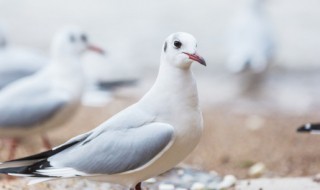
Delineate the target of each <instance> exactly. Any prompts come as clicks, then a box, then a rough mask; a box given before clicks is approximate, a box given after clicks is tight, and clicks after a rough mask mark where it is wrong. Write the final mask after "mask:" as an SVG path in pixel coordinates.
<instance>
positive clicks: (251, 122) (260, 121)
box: [245, 115, 265, 130]
mask: <svg viewBox="0 0 320 190" xmlns="http://www.w3.org/2000/svg"><path fill="white" fill-rule="evenodd" d="M264 123H265V119H264V118H263V117H260V116H258V115H251V116H250V117H248V118H247V119H246V121H245V126H246V127H247V128H248V129H251V130H258V129H260V128H262V127H263V125H264Z"/></svg>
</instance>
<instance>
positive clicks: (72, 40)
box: [69, 35, 76, 43]
mask: <svg viewBox="0 0 320 190" xmlns="http://www.w3.org/2000/svg"><path fill="white" fill-rule="evenodd" d="M69 40H70V42H72V43H74V42H75V41H76V38H75V37H74V36H73V35H70V37H69Z"/></svg>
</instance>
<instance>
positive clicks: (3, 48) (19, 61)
mask: <svg viewBox="0 0 320 190" xmlns="http://www.w3.org/2000/svg"><path fill="white" fill-rule="evenodd" d="M48 63H49V59H48V58H47V57H45V56H43V55H42V54H41V53H39V52H37V51H36V50H34V49H30V48H22V47H16V46H13V45H11V44H10V41H9V39H8V36H7V33H6V30H5V28H4V26H0V89H1V88H3V87H4V86H6V85H8V84H10V83H11V82H14V81H16V80H18V79H20V78H23V77H26V76H29V75H32V74H34V73H35V72H37V71H38V70H40V69H41V68H43V67H44V66H46V65H47V64H48Z"/></svg>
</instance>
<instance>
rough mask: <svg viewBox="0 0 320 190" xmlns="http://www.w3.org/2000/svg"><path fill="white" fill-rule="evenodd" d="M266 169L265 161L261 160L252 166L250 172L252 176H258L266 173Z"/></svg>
mask: <svg viewBox="0 0 320 190" xmlns="http://www.w3.org/2000/svg"><path fill="white" fill-rule="evenodd" d="M266 170H267V169H266V166H265V165H264V164H263V163H261V162H259V163H256V164H254V165H253V166H251V167H250V169H249V171H248V174H249V176H250V177H253V178H257V177H261V176H262V175H263V174H265V173H266Z"/></svg>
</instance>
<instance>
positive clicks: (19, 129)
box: [0, 27, 103, 159]
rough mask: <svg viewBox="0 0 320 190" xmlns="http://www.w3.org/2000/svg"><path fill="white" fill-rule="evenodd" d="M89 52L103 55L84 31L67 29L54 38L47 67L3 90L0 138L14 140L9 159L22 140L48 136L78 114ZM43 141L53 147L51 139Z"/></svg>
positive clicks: (0, 105)
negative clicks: (83, 60)
mask: <svg viewBox="0 0 320 190" xmlns="http://www.w3.org/2000/svg"><path fill="white" fill-rule="evenodd" d="M88 49H90V50H93V51H96V52H99V53H103V51H102V50H101V49H99V48H97V47H95V46H92V45H90V44H89V42H88V37H87V35H86V34H85V33H84V32H83V31H82V30H81V29H79V28H77V27H69V28H65V29H64V30H62V31H61V32H59V33H58V34H57V35H56V36H55V38H54V39H53V44H52V52H51V53H52V57H51V62H50V63H49V64H48V65H47V66H46V67H44V68H43V69H42V70H40V71H39V72H37V73H35V74H34V75H31V76H29V77H25V78H23V79H20V80H18V81H16V82H13V83H12V84H10V85H8V86H6V87H5V88H4V89H3V90H2V91H0V113H1V117H0V136H1V137H9V138H12V142H11V145H10V153H9V158H11V159H12V158H13V157H14V153H15V149H16V146H17V143H18V140H19V139H20V138H29V136H31V135H35V134H44V133H45V132H46V131H47V130H48V129H50V128H52V127H58V126H61V125H62V124H63V123H65V122H66V121H68V120H69V119H70V118H71V117H72V116H73V115H74V114H75V112H76V110H77V108H78V106H79V105H80V100H81V96H82V93H83V90H84V85H85V79H84V74H83V69H82V64H81V61H80V56H81V55H82V54H83V53H84V52H85V51H86V50H88ZM42 139H43V142H44V145H45V146H46V147H47V148H49V147H50V143H49V141H48V139H47V138H46V137H45V136H44V135H43V136H42Z"/></svg>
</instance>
